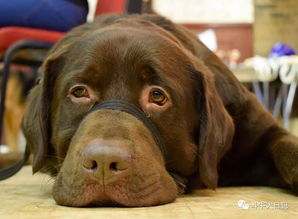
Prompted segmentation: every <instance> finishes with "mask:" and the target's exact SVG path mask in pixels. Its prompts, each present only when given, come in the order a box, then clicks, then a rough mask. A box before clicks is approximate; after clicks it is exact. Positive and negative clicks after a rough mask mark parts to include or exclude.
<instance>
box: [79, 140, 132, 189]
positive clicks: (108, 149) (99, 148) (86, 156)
mask: <svg viewBox="0 0 298 219" xmlns="http://www.w3.org/2000/svg"><path fill="white" fill-rule="evenodd" d="M130 163H131V154H130V152H129V150H128V148H127V147H125V145H123V144H121V143H114V142H105V143H103V142H100V141H93V142H92V143H90V144H89V145H87V146H86V147H85V149H84V152H83V161H82V166H83V169H84V171H85V172H86V173H88V174H89V175H90V176H91V177H92V178H94V179H96V180H98V181H99V182H103V183H104V184H107V183H111V182H112V181H117V180H119V179H121V178H123V177H125V176H126V175H127V174H129V170H130Z"/></svg>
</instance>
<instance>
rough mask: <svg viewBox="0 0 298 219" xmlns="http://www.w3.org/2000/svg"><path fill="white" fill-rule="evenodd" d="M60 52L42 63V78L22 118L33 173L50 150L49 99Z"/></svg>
mask: <svg viewBox="0 0 298 219" xmlns="http://www.w3.org/2000/svg"><path fill="white" fill-rule="evenodd" d="M62 53H63V52H56V53H53V54H52V55H50V56H49V57H48V58H47V59H46V61H45V62H44V64H43V65H42V67H41V71H42V79H41V80H40V82H39V83H38V84H37V85H36V86H35V87H34V88H33V89H32V90H31V92H30V94H29V97H28V100H27V105H26V109H25V114H24V117H23V120H22V130H23V133H24V136H25V138H26V141H27V147H29V148H30V151H31V152H32V153H33V173H35V172H37V171H39V170H40V169H41V168H42V167H44V165H45V163H46V160H47V155H49V152H50V151H51V150H52V149H51V101H52V96H53V87H54V82H55V80H56V77H57V72H58V71H59V69H61V65H62V64H63V58H62Z"/></svg>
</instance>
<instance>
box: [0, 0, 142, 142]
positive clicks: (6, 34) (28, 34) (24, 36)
mask: <svg viewBox="0 0 298 219" xmlns="http://www.w3.org/2000/svg"><path fill="white" fill-rule="evenodd" d="M141 7H142V1H141V0H126V1H125V0H98V2H97V6H96V12H95V15H99V14H103V13H122V12H127V13H141ZM64 34H65V33H64V32H57V31H50V30H43V29H35V28H27V27H3V28H0V54H1V53H3V54H4V55H3V72H2V83H1V97H0V143H2V129H3V116H4V110H5V96H6V87H7V80H8V77H9V68H10V63H11V62H12V60H13V57H14V56H15V54H16V53H17V52H18V51H20V50H23V49H45V50H48V49H50V48H51V46H52V45H53V43H55V42H57V41H58V40H59V39H60V38H62V37H63V36H64ZM23 62H24V63H26V60H25V61H24V60H23ZM31 64H32V62H31ZM33 64H34V65H40V64H41V61H40V60H37V61H35V62H34V61H33Z"/></svg>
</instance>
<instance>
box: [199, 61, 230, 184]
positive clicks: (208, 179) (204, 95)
mask: <svg viewBox="0 0 298 219" xmlns="http://www.w3.org/2000/svg"><path fill="white" fill-rule="evenodd" d="M200 69H202V68H201V67H200ZM202 72H203V73H202ZM194 74H195V77H196V79H195V80H196V81H197V93H198V96H199V98H198V101H199V140H198V145H199V149H198V156H199V157H198V162H199V175H200V178H201V181H202V182H203V184H204V185H205V186H207V187H208V188H212V189H214V188H216V187H217V184H218V172H217V168H218V165H219V162H220V160H221V158H222V156H223V155H224V153H225V152H226V151H227V150H228V149H229V148H230V147H231V144H232V139H233V136H234V123H233V120H232V118H231V116H230V115H229V113H228V112H227V110H226V109H225V106H224V104H223V101H222V100H221V97H220V95H219V94H218V92H217V89H216V87H215V82H214V78H213V73H212V72H211V71H210V70H209V69H208V68H207V67H203V71H201V72H200V71H195V72H194Z"/></svg>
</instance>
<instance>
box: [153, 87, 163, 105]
mask: <svg viewBox="0 0 298 219" xmlns="http://www.w3.org/2000/svg"><path fill="white" fill-rule="evenodd" d="M150 102H153V103H156V104H158V105H163V104H165V103H166V102H167V97H166V95H165V94H164V93H163V92H162V91H161V90H152V91H151V92H150Z"/></svg>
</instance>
